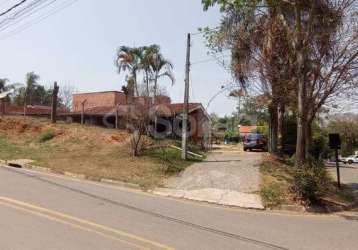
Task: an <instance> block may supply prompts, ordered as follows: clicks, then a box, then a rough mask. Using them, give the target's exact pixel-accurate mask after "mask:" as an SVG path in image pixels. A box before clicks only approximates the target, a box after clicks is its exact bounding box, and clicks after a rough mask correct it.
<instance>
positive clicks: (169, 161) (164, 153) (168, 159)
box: [145, 147, 203, 174]
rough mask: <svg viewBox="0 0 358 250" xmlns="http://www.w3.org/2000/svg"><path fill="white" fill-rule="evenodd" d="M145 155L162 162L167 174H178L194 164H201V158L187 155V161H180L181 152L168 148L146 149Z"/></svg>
mask: <svg viewBox="0 0 358 250" xmlns="http://www.w3.org/2000/svg"><path fill="white" fill-rule="evenodd" d="M145 155H147V156H149V157H150V158H153V159H155V160H157V161H160V162H162V163H163V164H164V165H165V166H166V167H167V173H170V174H172V173H178V172H181V171H183V170H184V169H185V168H187V167H189V166H190V165H191V164H193V163H195V162H201V161H202V160H203V159H202V158H197V157H193V156H190V155H188V160H186V161H184V160H182V159H181V151H180V150H178V149H174V148H170V147H160V148H154V149H148V150H146V152H145Z"/></svg>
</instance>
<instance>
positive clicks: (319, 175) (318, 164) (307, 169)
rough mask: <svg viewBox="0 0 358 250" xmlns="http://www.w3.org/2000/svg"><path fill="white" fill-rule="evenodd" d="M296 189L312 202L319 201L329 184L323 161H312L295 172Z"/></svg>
mask: <svg viewBox="0 0 358 250" xmlns="http://www.w3.org/2000/svg"><path fill="white" fill-rule="evenodd" d="M294 181H295V189H296V191H297V192H298V193H299V194H300V196H301V197H302V198H303V199H304V200H306V201H307V202H308V203H310V204H315V203H318V201H319V199H320V198H321V197H322V195H323V192H324V191H325V190H326V188H327V187H328V184H329V177H328V174H327V171H326V169H325V167H324V164H323V162H322V161H312V162H310V163H307V164H306V165H304V166H302V167H301V168H299V169H297V170H296V171H295V173H294Z"/></svg>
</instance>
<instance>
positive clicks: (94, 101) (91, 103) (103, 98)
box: [72, 91, 126, 112]
mask: <svg viewBox="0 0 358 250" xmlns="http://www.w3.org/2000/svg"><path fill="white" fill-rule="evenodd" d="M84 100H86V103H85V110H86V109H89V108H93V107H114V106H116V105H119V104H125V102H126V97H125V95H124V94H123V93H121V92H115V91H113V92H97V93H87V94H75V95H73V104H72V107H73V108H72V111H73V112H80V111H81V110H82V102H83V101H84Z"/></svg>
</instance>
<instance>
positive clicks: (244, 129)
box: [239, 125, 257, 137]
mask: <svg viewBox="0 0 358 250" xmlns="http://www.w3.org/2000/svg"><path fill="white" fill-rule="evenodd" d="M256 130H257V126H243V125H240V126H239V135H240V137H246V136H248V135H249V134H251V133H252V132H254V131H256Z"/></svg>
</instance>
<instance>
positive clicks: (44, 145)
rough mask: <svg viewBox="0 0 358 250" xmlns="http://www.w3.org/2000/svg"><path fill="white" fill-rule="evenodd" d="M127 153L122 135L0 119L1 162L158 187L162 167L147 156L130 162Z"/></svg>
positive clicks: (126, 139) (36, 121) (125, 137)
mask: <svg viewBox="0 0 358 250" xmlns="http://www.w3.org/2000/svg"><path fill="white" fill-rule="evenodd" d="M46 134H47V135H46ZM49 134H51V135H53V136H49ZM41 138H42V139H41ZM43 138H46V139H45V140H43ZM129 150H130V146H129V134H128V133H127V132H126V131H119V130H112V129H105V128H99V127H90V126H81V125H79V124H65V123H58V124H56V125H52V124H49V123H48V120H46V119H34V118H26V119H24V118H23V117H5V118H1V119H0V158H1V159H7V160H9V159H21V158H27V159H33V160H35V161H36V163H35V164H36V165H38V166H43V167H49V168H51V169H53V170H56V171H62V172H63V171H70V172H73V173H77V174H85V175H90V176H93V177H94V178H112V179H116V180H120V181H124V182H130V183H137V184H139V185H141V186H142V187H144V188H150V187H153V186H156V185H159V184H160V183H161V180H162V178H163V177H164V176H165V171H166V166H165V165H164V164H163V163H162V162H160V161H158V160H156V159H153V158H152V157H149V156H143V157H140V158H133V157H131V156H130V153H129Z"/></svg>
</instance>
